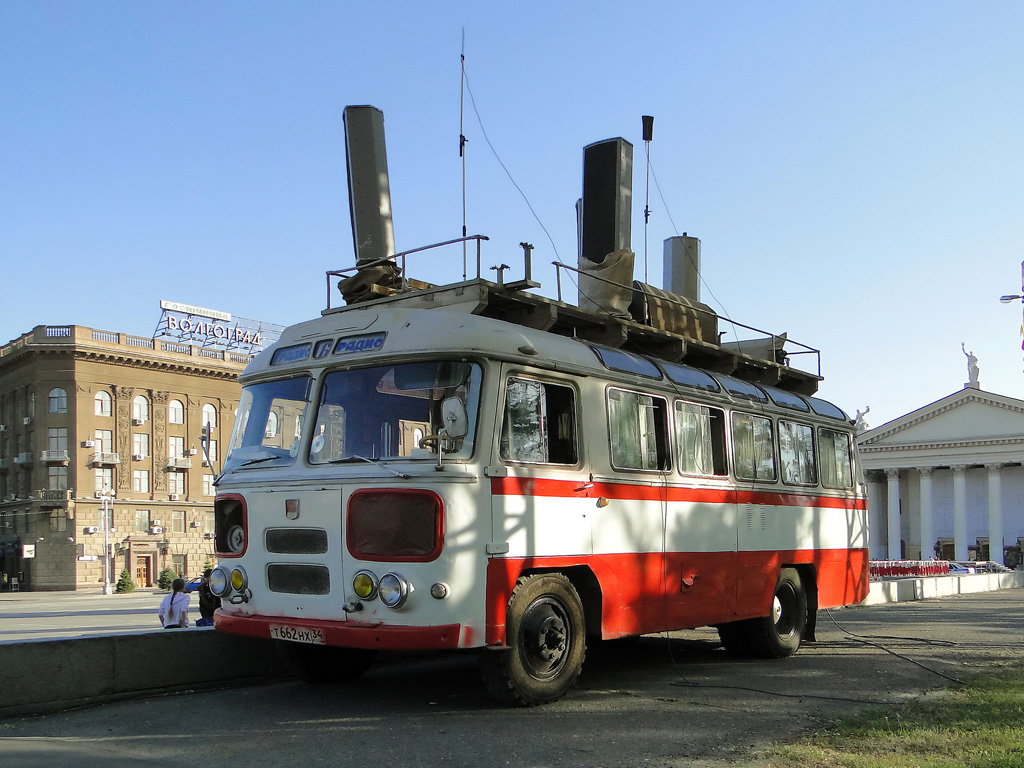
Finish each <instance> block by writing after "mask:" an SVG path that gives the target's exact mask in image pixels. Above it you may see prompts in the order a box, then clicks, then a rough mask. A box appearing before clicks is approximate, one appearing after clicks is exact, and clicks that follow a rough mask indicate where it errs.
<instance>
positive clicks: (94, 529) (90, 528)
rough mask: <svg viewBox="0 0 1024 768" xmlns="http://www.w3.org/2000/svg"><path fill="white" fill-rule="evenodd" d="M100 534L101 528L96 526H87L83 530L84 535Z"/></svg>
mask: <svg viewBox="0 0 1024 768" xmlns="http://www.w3.org/2000/svg"><path fill="white" fill-rule="evenodd" d="M99 532H100V529H99V527H98V526H95V525H87V526H86V527H85V528H83V529H82V533H99Z"/></svg>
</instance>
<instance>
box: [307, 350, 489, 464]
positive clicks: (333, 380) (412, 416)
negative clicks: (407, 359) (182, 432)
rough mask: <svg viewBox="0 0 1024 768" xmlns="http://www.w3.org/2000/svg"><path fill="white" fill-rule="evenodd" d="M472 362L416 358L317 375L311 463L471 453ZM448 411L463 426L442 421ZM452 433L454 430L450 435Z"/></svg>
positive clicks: (476, 372) (475, 377)
mask: <svg viewBox="0 0 1024 768" xmlns="http://www.w3.org/2000/svg"><path fill="white" fill-rule="evenodd" d="M480 379H481V371H480V366H479V365H475V364H473V363H466V362H460V361H451V360H442V361H424V362H414V363H402V364H398V365H385V366H378V367H374V368H356V369H350V370H345V371H335V372H333V373H329V374H328V375H327V376H326V377H325V378H324V383H323V386H322V387H321V390H320V399H319V404H318V410H317V414H316V420H315V422H314V424H313V437H312V440H311V441H310V445H309V461H310V463H311V464H326V463H331V462H343V461H358V460H366V459H393V458H411V459H429V458H431V456H433V457H434V458H435V459H436V458H437V452H438V451H439V450H440V451H442V452H443V455H444V457H445V458H446V459H449V458H450V459H464V458H468V457H469V456H471V455H472V453H473V435H474V433H475V431H476V417H477V408H478V404H479V400H480ZM453 411H455V412H458V413H460V414H462V415H464V416H465V423H464V424H463V425H462V426H463V427H464V429H459V430H453V429H450V428H449V427H450V424H449V423H446V420H447V419H450V415H451V414H452V413H453ZM455 431H458V432H462V433H463V434H462V435H459V436H455V437H453V436H452V433H453V432H455Z"/></svg>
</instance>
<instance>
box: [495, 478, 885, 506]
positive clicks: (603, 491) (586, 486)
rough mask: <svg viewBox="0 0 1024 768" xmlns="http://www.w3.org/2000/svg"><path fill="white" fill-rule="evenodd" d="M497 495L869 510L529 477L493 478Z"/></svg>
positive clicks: (848, 501) (822, 501) (755, 494)
mask: <svg viewBox="0 0 1024 768" xmlns="http://www.w3.org/2000/svg"><path fill="white" fill-rule="evenodd" d="M491 493H492V494H494V495H495V496H534V497H549V498H579V499H587V498H596V497H598V496H604V497H606V498H609V499H624V500H630V501H674V502H700V503H706V504H730V503H732V504H765V505H769V506H790V507H822V508H828V509H866V508H867V502H866V501H865V500H864V499H862V498H846V497H841V496H839V497H837V496H820V495H817V494H814V495H812V494H801V493H792V492H789V493H783V492H779V491H758V490H737V489H733V488H729V489H725V488H681V487H679V486H664V485H657V484H651V485H635V484H632V483H587V482H583V481H581V480H552V479H540V478H530V477H492V478H491Z"/></svg>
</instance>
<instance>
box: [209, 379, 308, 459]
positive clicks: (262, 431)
mask: <svg viewBox="0 0 1024 768" xmlns="http://www.w3.org/2000/svg"><path fill="white" fill-rule="evenodd" d="M312 384H313V380H312V379H311V378H310V377H309V376H299V377H297V378H294V379H283V380H280V381H264V382H261V383H259V384H250V385H249V386H247V387H245V388H244V389H243V390H242V399H241V401H240V402H239V404H238V415H237V416H235V427H234V429H233V430H232V431H231V440H230V441H229V443H228V454H227V456H226V457H225V459H224V469H225V470H228V469H249V468H251V467H267V466H271V467H283V466H287V465H288V464H292V463H293V462H294V461H295V457H296V456H298V455H299V436H300V435H301V434H302V420H303V417H304V415H305V413H306V406H308V405H309V396H310V392H311V391H312V389H313V387H312Z"/></svg>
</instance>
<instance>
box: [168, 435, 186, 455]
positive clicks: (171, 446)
mask: <svg viewBox="0 0 1024 768" xmlns="http://www.w3.org/2000/svg"><path fill="white" fill-rule="evenodd" d="M184 455H185V438H184V437H169V438H167V456H168V457H169V458H172V459H180V458H182V457H183V456H184Z"/></svg>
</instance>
